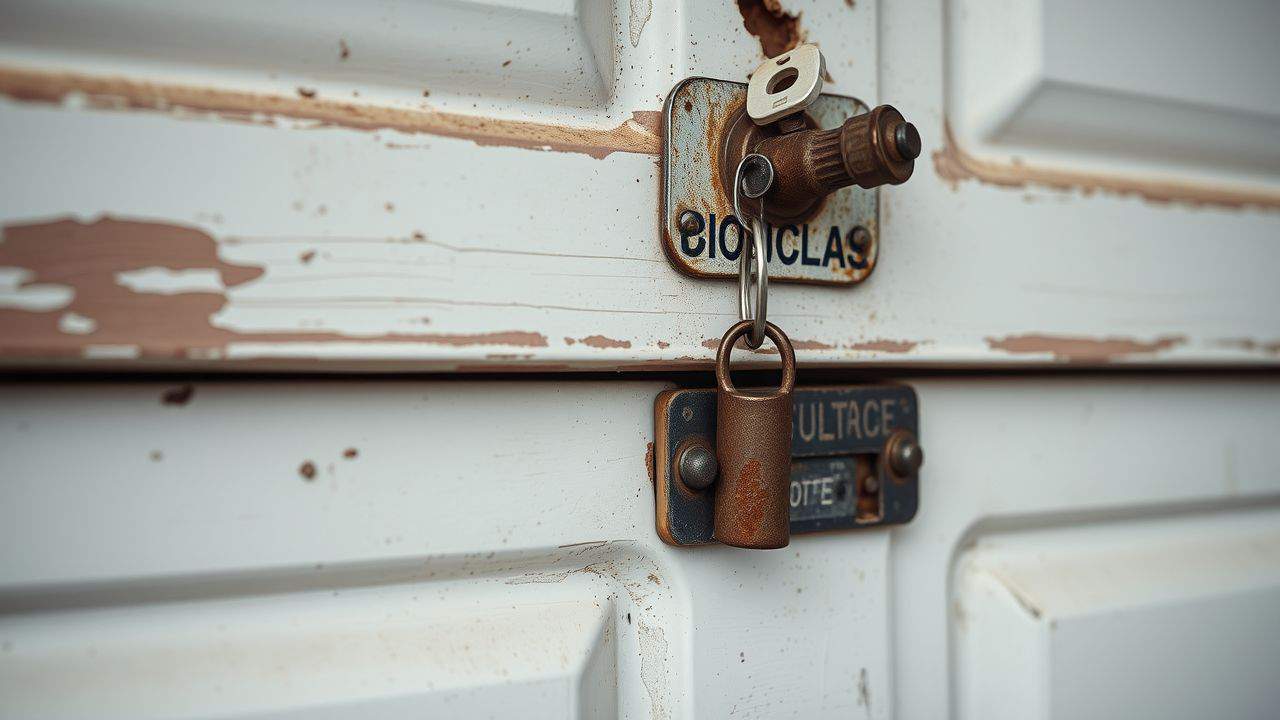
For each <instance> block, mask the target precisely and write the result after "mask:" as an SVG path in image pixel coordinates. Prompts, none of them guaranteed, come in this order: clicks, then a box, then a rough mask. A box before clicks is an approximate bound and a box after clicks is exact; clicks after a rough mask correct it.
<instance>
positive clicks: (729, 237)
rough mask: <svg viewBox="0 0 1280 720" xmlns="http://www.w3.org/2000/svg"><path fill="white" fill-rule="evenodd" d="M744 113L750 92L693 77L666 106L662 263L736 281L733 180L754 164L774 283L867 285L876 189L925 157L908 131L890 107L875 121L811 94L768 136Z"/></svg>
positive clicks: (902, 177)
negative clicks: (769, 176)
mask: <svg viewBox="0 0 1280 720" xmlns="http://www.w3.org/2000/svg"><path fill="white" fill-rule="evenodd" d="M746 105H747V86H746V85H745V84H743V83H737V82H730V81H726V80H714V79H710V78H689V79H686V80H683V81H681V82H680V83H679V84H677V85H676V86H675V88H674V89H673V90H672V91H671V94H670V95H668V97H667V102H666V107H665V128H664V129H665V132H664V139H663V158H662V168H663V179H662V202H661V208H660V213H661V216H660V225H661V227H662V240H661V241H662V245H663V249H664V251H665V252H666V254H667V257H668V259H670V261H671V262H672V264H673V265H675V266H676V268H677V269H678V270H680V271H681V272H683V273H685V274H688V275H692V276H695V277H704V278H731V277H733V276H734V274H735V271H736V270H737V259H738V256H739V254H740V253H741V252H742V249H743V240H744V238H745V236H746V234H747V233H746V231H745V230H744V227H743V226H744V223H746V222H749V221H747V220H745V219H741V218H739V217H738V216H737V214H736V213H735V211H734V208H733V197H732V189H733V184H734V174H735V171H736V170H737V168H738V164H739V162H740V161H741V160H742V158H743V157H745V156H747V155H748V154H751V153H759V154H761V155H764V156H765V157H767V158H768V159H769V160H770V161H771V163H772V165H773V167H774V170H775V179H774V182H773V183H772V185H771V187H770V189H769V191H768V193H766V194H765V195H764V197H763V203H764V209H765V215H764V219H765V221H766V223H767V224H768V225H767V227H766V229H765V233H766V242H765V246H766V260H767V262H768V265H769V276H770V278H771V279H772V280H775V281H777V282H803V283H818V284H828V285H843V286H849V285H854V284H856V283H859V282H861V281H863V280H865V279H866V278H867V277H868V276H869V275H870V274H871V272H872V271H873V270H874V269H875V265H876V260H877V258H878V256H879V239H880V238H879V234H880V233H879V190H878V187H879V186H880V185H884V184H899V183H902V182H905V181H906V180H907V179H908V178H909V177H910V176H911V172H912V169H913V167H914V161H915V159H916V158H917V157H918V156H919V155H920V152H921V148H920V135H919V132H918V131H917V130H916V128H915V126H914V125H912V124H911V123H909V122H907V121H906V120H905V118H903V116H902V114H901V113H899V112H898V111H897V110H896V109H894V108H892V107H890V106H887V105H882V106H880V107H877V108H875V109H874V110H872V109H870V108H868V107H867V106H866V105H865V104H864V103H862V102H861V101H860V100H857V99H856V98H852V97H847V96H842V95H831V94H821V95H818V96H817V98H816V99H814V100H813V101H812V102H811V104H809V105H807V107H805V108H804V110H803V112H798V113H796V114H792V115H789V116H785V117H782V118H781V119H778V120H776V121H773V122H770V123H769V124H765V125H759V124H757V123H756V122H755V121H753V120H752V118H751V117H750V115H749V114H748V111H747V106H746ZM854 186H856V187H854ZM743 210H744V212H749V211H751V210H752V209H751V208H745V207H744V208H743Z"/></svg>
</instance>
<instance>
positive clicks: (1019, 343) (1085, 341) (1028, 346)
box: [986, 335, 1187, 363]
mask: <svg viewBox="0 0 1280 720" xmlns="http://www.w3.org/2000/svg"><path fill="white" fill-rule="evenodd" d="M986 341H987V346H988V347H990V348H991V349H992V350H1002V351H1004V352H1007V353H1013V354H1034V355H1044V354H1048V355H1052V356H1053V358H1054V359H1055V360H1060V361H1065V362H1069V363H1073V362H1104V363H1105V362H1112V361H1115V360H1121V359H1124V358H1126V357H1128V356H1131V355H1151V354H1155V353H1159V352H1163V351H1166V350H1169V349H1171V348H1173V347H1176V346H1178V345H1182V344H1185V343H1186V341H1187V339H1186V338H1185V337H1183V336H1181V335H1167V336H1162V337H1158V338H1156V339H1155V340H1151V341H1140V340H1134V339H1132V338H1119V337H1104V338H1089V337H1072V336H1064V335H1010V336H1008V337H1003V338H986Z"/></svg>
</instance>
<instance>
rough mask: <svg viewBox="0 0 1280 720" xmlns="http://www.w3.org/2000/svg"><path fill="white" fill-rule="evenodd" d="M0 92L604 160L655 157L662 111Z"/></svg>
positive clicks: (59, 88) (161, 89) (90, 81)
mask: <svg viewBox="0 0 1280 720" xmlns="http://www.w3.org/2000/svg"><path fill="white" fill-rule="evenodd" d="M0 95H4V96H7V97H9V98H11V99H13V100H17V101H22V102H43V103H54V104H64V103H66V102H68V100H70V99H72V98H75V101H76V103H77V104H78V105H83V106H84V107H87V108H89V109H93V110H146V111H155V112H164V113H170V114H173V115H175V116H176V117H182V118H188V117H191V116H193V115H194V116H202V115H203V116H208V117H215V118H219V119H223V120H231V121H236V122H246V123H251V124H257V125H265V126H270V127H278V126H280V125H279V123H277V122H276V121H275V118H289V119H293V120H300V121H304V122H306V123H307V124H308V125H307V126H308V127H315V128H323V127H342V128H348V129H353V130H365V131H374V130H395V131H398V132H402V133H406V134H428V135H436V136H440V137H452V138H458V139H462V140H470V141H471V142H474V143H475V144H477V145H493V146H502V147H517V148H526V149H534V150H549V151H556V152H569V153H582V154H585V155H589V156H591V157H593V158H597V159H600V158H604V157H608V156H609V155H610V154H612V153H615V152H626V153H641V154H647V155H657V154H658V153H659V151H660V149H661V140H660V133H661V115H662V114H661V112H659V111H656V110H641V111H636V112H633V113H632V116H631V118H630V119H628V120H625V121H624V122H622V124H620V125H617V126H615V127H611V128H591V127H569V126H563V125H550V124H546V123H538V122H532V121H527V120H506V119H498V118H488V117H476V116H472V115H462V114H458V113H450V112H442V111H437V110H432V109H429V108H423V109H408V108H392V107H384V106H378V105H366V104H361V103H355V102H349V101H345V100H331V99H328V98H322V97H316V96H311V97H296V96H288V95H280V94H267V93H254V92H245V91H239V90H225V89H216V88H208V87H197V86H189V85H176V84H165V83H151V82H146V81H142V80H132V79H128V78H120V77H102V76H93V75H83V74H78V73H57V72H42V71H37V70H28V69H21V68H13V67H9V68H2V69H0Z"/></svg>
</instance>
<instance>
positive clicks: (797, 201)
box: [755, 105, 920, 217]
mask: <svg viewBox="0 0 1280 720" xmlns="http://www.w3.org/2000/svg"><path fill="white" fill-rule="evenodd" d="M755 152H758V153H760V154H761V155H764V156H766V157H768V158H769V160H770V161H772V163H773V167H774V172H775V178H776V180H775V182H774V186H773V188H772V189H771V190H770V191H769V194H768V195H766V196H765V206H766V208H768V213H769V214H770V215H774V216H778V217H793V216H799V215H804V214H805V213H806V212H807V211H808V210H810V209H812V208H813V207H814V206H815V205H816V204H817V201H819V200H821V199H822V198H823V197H825V196H826V195H829V194H830V193H833V192H835V191H836V190H839V189H840V188H842V187H848V186H849V185H858V186H860V187H863V188H866V189H868V190H870V189H871V188H875V187H879V186H881V185H900V184H902V183H904V182H906V181H907V179H908V178H910V177H911V172H912V170H914V169H915V159H916V158H917V157H919V156H920V133H919V131H917V130H916V127H915V125H912V124H911V123H909V122H907V120H906V118H904V117H903V116H902V113H900V112H898V110H897V109H896V108H894V107H893V106H892V105H881V106H879V107H877V108H875V109H873V110H871V111H870V112H868V113H864V114H862V115H856V116H854V117H851V118H849V119H848V120H846V121H845V122H844V124H843V125H841V126H840V127H838V128H836V129H834V130H816V129H811V130H797V131H794V132H785V133H783V134H781V135H775V136H773V137H768V138H765V139H763V140H761V141H760V143H759V144H758V145H757V146H756V147H755Z"/></svg>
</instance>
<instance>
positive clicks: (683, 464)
mask: <svg viewBox="0 0 1280 720" xmlns="http://www.w3.org/2000/svg"><path fill="white" fill-rule="evenodd" d="M676 469H677V471H678V472H679V473H680V482H682V483H684V484H685V485H686V486H688V487H689V488H690V489H691V490H706V489H707V488H709V487H711V484H712V483H714V482H715V481H716V476H717V475H719V474H720V463H719V462H718V461H717V460H716V454H715V453H714V452H713V451H712V450H711V448H709V447H707V446H706V445H703V444H701V443H695V444H693V445H690V446H689V447H687V448H685V449H684V452H682V453H680V460H679V462H677V463H676Z"/></svg>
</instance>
